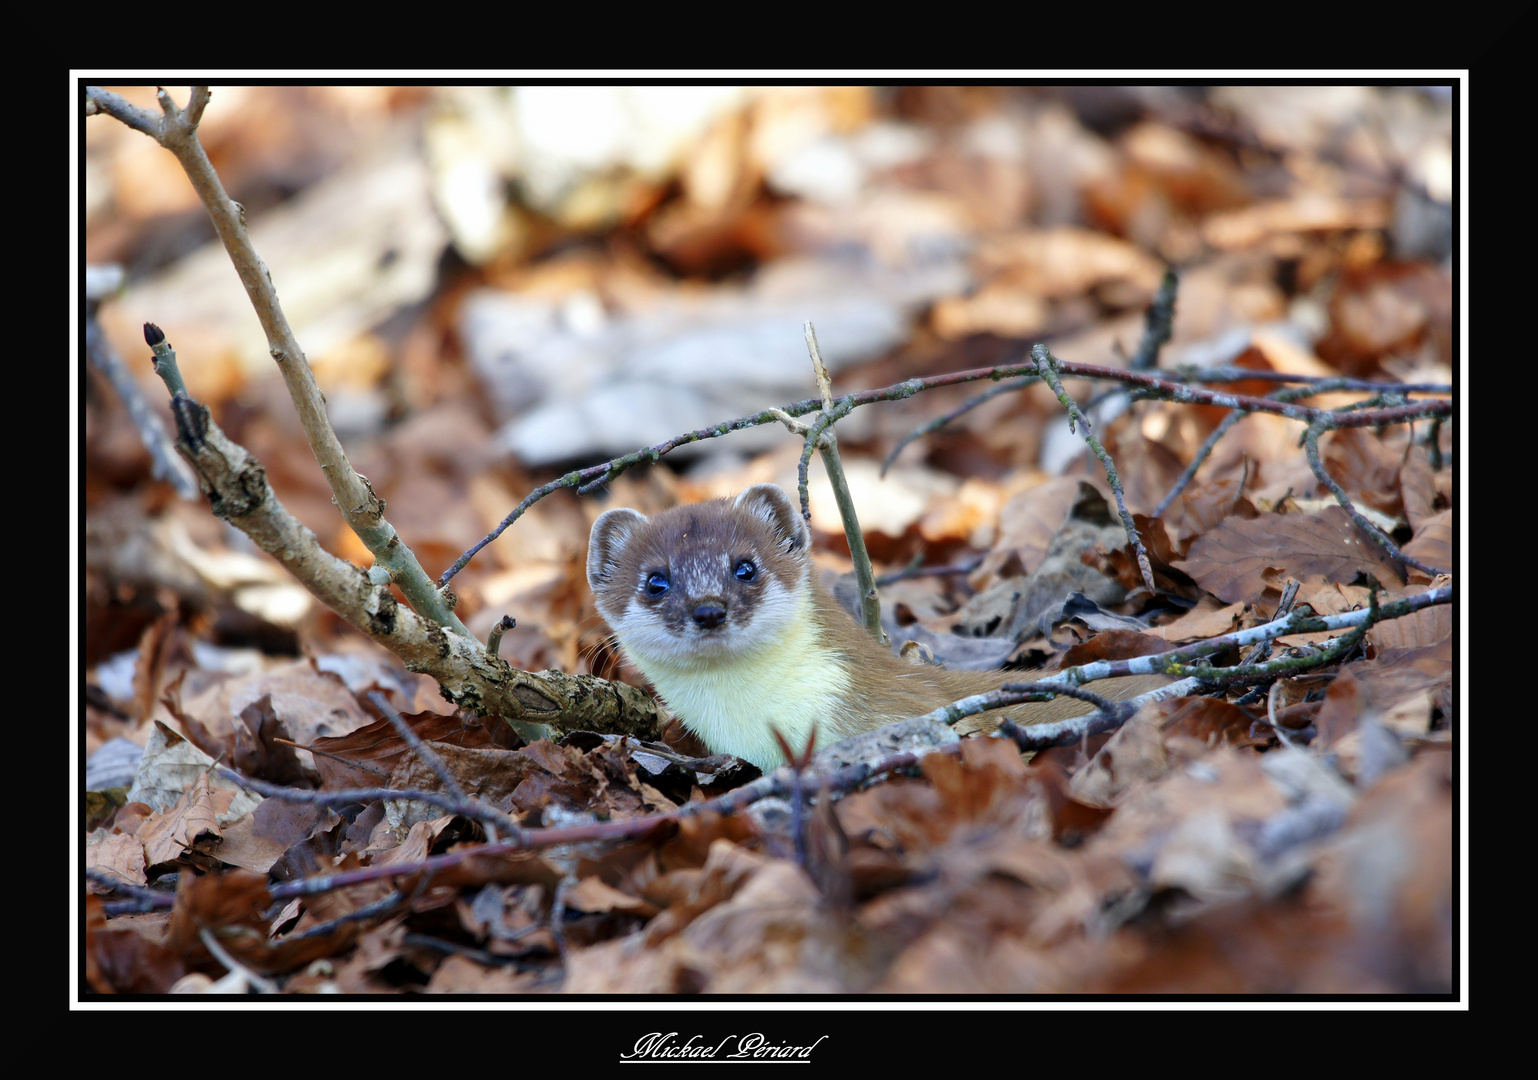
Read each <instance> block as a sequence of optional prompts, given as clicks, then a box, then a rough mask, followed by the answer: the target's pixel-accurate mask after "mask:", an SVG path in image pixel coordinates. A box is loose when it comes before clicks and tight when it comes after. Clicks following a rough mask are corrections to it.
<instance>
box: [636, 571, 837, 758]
mask: <svg viewBox="0 0 1538 1080" xmlns="http://www.w3.org/2000/svg"><path fill="white" fill-rule="evenodd" d="M618 637H619V641H620V644H621V645H622V646H623V647H624V649H625V652H626V655H628V656H629V658H630V660H631V662H632V663H634V664H635V665H636V666H637V667H639V668H640V669H641V670H642V671H643V672H644V673H645V674H646V677H647V678H648V679H650V680H651V683H652V685H653V686H654V687H656V689H657V693H658V694H660V695H661V697H662V700H663V701H665V702H667V705H668V708H670V709H671V710H672V711H673V713H674V714H675V715H676V716H677V717H678V718H679V719H681V720H682V721H684V723H686V724H687V725H688V726H689V727H690V728H691V729H693V730H694V731H695V733H696V734H698V735H699V736H700V738H702V739H704V741H705V743H706V744H707V745H708V746H710V747H711V749H712V750H715V751H717V752H724V753H728V754H735V755H736V756H737V757H740V758H742V759H744V760H746V761H751V762H752V763H753V764H755V765H757V766H758V767H759V768H760V769H763V770H764V771H766V772H767V771H769V770H770V769H773V768H776V767H778V766H780V765H782V764H784V755H783V754H782V753H781V751H780V747H779V744H778V743H777V742H776V741H775V738H774V735H773V730H774V729H778V731H779V732H780V734H781V735H783V736H784V738H785V741H786V742H787V743H788V744H789V745H790V746H791V748H792V749H794V750H797V751H800V750H801V749H803V748H804V747H805V746H806V741H807V738H808V736H809V735H810V734H811V731H812V727H813V725H814V724H815V725H816V727H817V732H818V739H817V743H818V746H825V745H827V744H828V743H831V742H835V741H837V739H838V738H840V737H841V733H840V729H841V727H842V725H841V723H840V721H841V717H840V716H839V712H840V703H841V702H842V701H845V700H847V694H848V693H849V687H850V674H849V671H848V669H847V668H846V667H845V666H844V665H843V664H841V663H839V662H838V661H837V660H836V659H835V657H834V655H833V654H832V653H830V652H829V651H828V650H827V648H826V645H825V644H824V643H823V642H821V641H819V640H818V628H817V622H816V616H815V613H814V611H813V607H812V603H811V601H810V598H809V597H808V596H807V595H806V593H805V592H804V591H802V592H800V594H799V596H798V599H797V602H796V603H795V605H794V612H793V614H792V615H791V617H790V618H788V619H785V620H783V621H782V622H781V623H780V626H779V628H778V632H776V633H773V634H769V635H767V639H766V640H763V641H760V642H757V643H755V644H754V645H753V646H752V647H750V648H746V649H742V650H738V651H734V652H731V653H729V654H727V655H725V656H719V657H708V656H707V657H700V656H683V657H681V656H679V655H677V652H676V650H672V649H668V650H664V649H658V648H656V647H655V644H654V642H653V641H648V640H646V635H627V634H626V633H625V630H624V628H623V626H621V627H619V628H618Z"/></svg>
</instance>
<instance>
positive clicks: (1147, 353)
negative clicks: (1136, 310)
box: [1127, 267, 1180, 371]
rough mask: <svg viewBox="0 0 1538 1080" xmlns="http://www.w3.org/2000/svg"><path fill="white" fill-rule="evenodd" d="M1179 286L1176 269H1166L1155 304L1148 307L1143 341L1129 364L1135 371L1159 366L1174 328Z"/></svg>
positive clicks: (1156, 294)
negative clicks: (1163, 350) (1161, 355)
mask: <svg viewBox="0 0 1538 1080" xmlns="http://www.w3.org/2000/svg"><path fill="white" fill-rule="evenodd" d="M1179 286H1180V279H1179V277H1177V276H1176V274H1175V271H1174V269H1173V268H1168V267H1167V268H1165V271H1164V277H1162V278H1161V279H1160V280H1159V291H1158V292H1156V293H1155V294H1154V298H1153V303H1152V304H1149V305H1148V314H1147V316H1146V317H1145V321H1144V326H1143V340H1142V341H1141V342H1139V343H1138V347H1137V352H1135V353H1133V354H1132V359H1131V360H1129V361H1128V362H1127V367H1129V368H1131V369H1132V370H1133V371H1148V370H1149V369H1151V368H1156V367H1158V366H1159V350H1160V349H1162V348H1164V346H1165V345H1166V344H1167V343H1168V342H1169V339H1170V333H1171V331H1172V330H1173V327H1174V323H1175V292H1176V290H1177V289H1178V288H1179Z"/></svg>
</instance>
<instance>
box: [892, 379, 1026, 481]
mask: <svg viewBox="0 0 1538 1080" xmlns="http://www.w3.org/2000/svg"><path fill="white" fill-rule="evenodd" d="M1040 381H1041V380H1040V379H1038V378H1037V377H1036V376H1034V375H1030V376H1027V377H1026V378H1023V379H1014V380H1012V381H1010V382H1006V383H1000V384H999V385H998V386H990V387H989V388H988V389H986V390H984V391H983V392H982V393H981V394H974V395H973V396H972V397H969V398H967V400H965V401H963V402H962V403H961V404H960V405H958V406H956V407H955V408H954V409H952V410H951V411H950V412H948V413H943V414H942V415H940V416H937V417H935V418H934V419H933V420H926V421H925V422H924V423H922V424H920V425H919V426H918V427H916V428H914V429H913V430H912V431H910V432H908V434H906V435H904V436H903V437H902V438H901V439H898V440H897V445H896V446H894V447H892V449H891V452H890V453H888V454H887V456H886V457H885V458H884V459H882V462H881V475H882V476H885V475H886V474H887V470H888V469H890V468H891V467H892V463H893V462H894V461H896V460H897V455H898V454H901V453H902V452H903V450H905V449H906V448H907V446H908V444H909V443H911V442H913V441H914V440H916V439H922V438H923V437H924V436H925V435H932V434H934V433H935V432H936V431H939V430H940V429H941V428H943V427H945V425H947V424H949V423H950V422H951V421H952V420H955V419H957V418H958V417H961V416H965V415H966V414H967V413H969V412H971V411H972V410H973V409H975V408H977V407H978V406H979V405H982V404H984V403H985V402H989V401H992V400H993V399H994V398H996V397H998V396H999V395H1000V394H1012V393H1014V392H1015V391H1016V390H1023V389H1025V388H1026V387H1027V386H1030V385H1031V384H1032V383H1036V382H1040Z"/></svg>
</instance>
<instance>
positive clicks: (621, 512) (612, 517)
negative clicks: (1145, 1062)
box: [587, 507, 646, 592]
mask: <svg viewBox="0 0 1538 1080" xmlns="http://www.w3.org/2000/svg"><path fill="white" fill-rule="evenodd" d="M645 524H646V515H645V514H642V513H638V512H637V511H635V510H631V509H629V508H628V507H620V508H619V509H616V510H605V511H604V512H603V513H601V514H599V515H598V520H597V521H595V522H593V532H592V535H591V536H589V537H588V541H587V583H588V587H589V588H591V589H592V590H593V591H594V592H597V591H598V587H599V586H600V585H607V584H608V583H609V581H610V579H611V578H612V577H613V576H614V571H615V569H617V568H618V566H619V553H620V551H621V550H623V549H624V547H625V544H626V543H628V542H629V540H630V538H631V537H632V536H634V535H635V532H636V530H637V529H639V528H640V527H641V526H642V525H645Z"/></svg>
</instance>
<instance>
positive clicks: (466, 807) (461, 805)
mask: <svg viewBox="0 0 1538 1080" xmlns="http://www.w3.org/2000/svg"><path fill="white" fill-rule="evenodd" d="M215 771H216V772H218V774H219V775H220V776H222V777H224V778H225V779H226V780H228V781H230V782H231V783H234V784H239V785H240V786H241V787H243V788H245V789H247V790H248V791H254V792H256V793H257V794H258V795H262V796H265V797H267V798H270V799H284V800H286V801H288V802H301V803H310V804H313V805H316V806H346V805H347V804H348V803H370V802H373V801H374V800H375V799H415V800H416V801H418V802H425V803H428V804H429V805H432V806H437V807H440V808H442V809H444V810H447V811H449V812H450V813H452V814H458V815H459V816H460V817H465V818H470V819H471V820H472V821H479V822H481V823H483V824H489V825H501V826H502V827H503V828H505V829H507V830H508V832H509V833H510V834H511V835H513V836H517V835H518V833H519V828H518V823H517V822H515V821H513V820H512V819H511V818H510V817H508V816H507V815H506V814H504V813H502V811H500V810H496V809H493V808H492V807H489V806H487V805H485V804H484V803H481V802H478V801H476V800H474V799H470V798H468V797H464V796H454V795H445V794H443V792H441V791H422V790H420V789H417V788H344V789H341V790H338V791H316V790H312V789H310V788H292V787H284V786H283V785H281V784H269V783H268V782H267V781H265V780H257V779H255V778H254V777H250V776H242V775H241V774H240V773H238V772H236V771H235V770H234V769H229V768H226V767H224V766H222V765H220V766H217V767H216V770H215Z"/></svg>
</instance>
